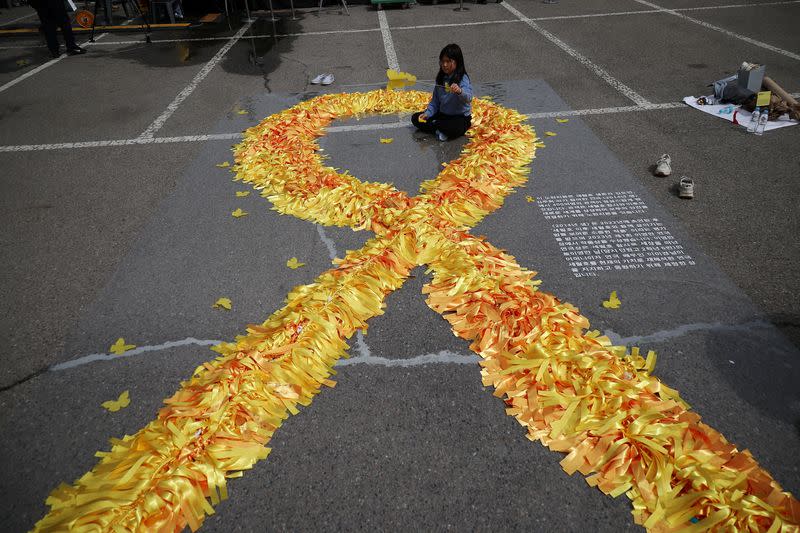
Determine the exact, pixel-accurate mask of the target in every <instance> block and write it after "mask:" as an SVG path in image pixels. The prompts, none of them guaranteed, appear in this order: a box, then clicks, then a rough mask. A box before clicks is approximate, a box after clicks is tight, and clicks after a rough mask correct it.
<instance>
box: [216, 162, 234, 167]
mask: <svg viewBox="0 0 800 533" xmlns="http://www.w3.org/2000/svg"><path fill="white" fill-rule="evenodd" d="M229 166H231V164H230V162H229V161H225V162H223V163H217V167H218V168H228V167H229Z"/></svg>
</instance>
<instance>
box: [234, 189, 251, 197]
mask: <svg viewBox="0 0 800 533" xmlns="http://www.w3.org/2000/svg"><path fill="white" fill-rule="evenodd" d="M245 196H250V191H236V197H237V198H244V197H245Z"/></svg>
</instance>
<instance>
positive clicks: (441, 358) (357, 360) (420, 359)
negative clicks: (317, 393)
mask: <svg viewBox="0 0 800 533" xmlns="http://www.w3.org/2000/svg"><path fill="white" fill-rule="evenodd" d="M478 361H480V358H479V357H478V356H477V355H474V354H470V355H462V354H458V353H454V352H451V351H449V350H442V351H440V352H437V353H426V354H423V355H417V356H415V357H410V358H408V359H389V358H387V357H376V356H374V355H358V356H356V357H351V358H350V359H339V361H337V362H336V366H337V367H339V366H351V365H370V366H388V367H401V368H407V367H411V366H423V365H429V364H448V363H450V364H458V365H474V364H476V363H477V362H478Z"/></svg>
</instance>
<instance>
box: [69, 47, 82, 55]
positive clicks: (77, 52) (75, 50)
mask: <svg viewBox="0 0 800 533" xmlns="http://www.w3.org/2000/svg"><path fill="white" fill-rule="evenodd" d="M85 53H86V48H81V47H80V46H75V47H74V48H67V55H70V56H77V55H80V54H85Z"/></svg>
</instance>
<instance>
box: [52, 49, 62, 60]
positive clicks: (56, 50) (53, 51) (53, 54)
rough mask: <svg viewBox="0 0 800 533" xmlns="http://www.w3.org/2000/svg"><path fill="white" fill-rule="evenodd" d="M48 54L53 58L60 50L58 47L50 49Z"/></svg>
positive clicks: (58, 54)
mask: <svg viewBox="0 0 800 533" xmlns="http://www.w3.org/2000/svg"><path fill="white" fill-rule="evenodd" d="M50 55H51V56H52V57H53V59H55V58H57V57H58V56H60V55H61V51H60V50H59V49H58V48H56V49H55V50H50Z"/></svg>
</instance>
